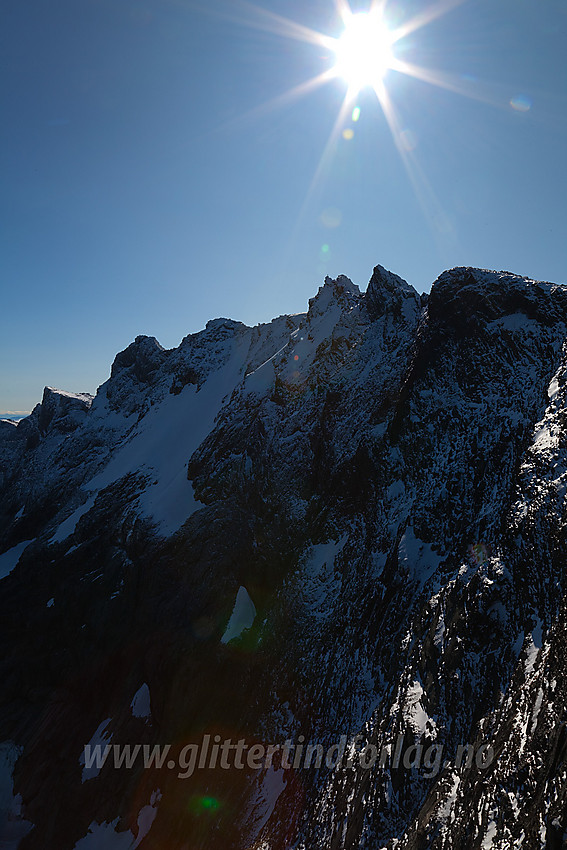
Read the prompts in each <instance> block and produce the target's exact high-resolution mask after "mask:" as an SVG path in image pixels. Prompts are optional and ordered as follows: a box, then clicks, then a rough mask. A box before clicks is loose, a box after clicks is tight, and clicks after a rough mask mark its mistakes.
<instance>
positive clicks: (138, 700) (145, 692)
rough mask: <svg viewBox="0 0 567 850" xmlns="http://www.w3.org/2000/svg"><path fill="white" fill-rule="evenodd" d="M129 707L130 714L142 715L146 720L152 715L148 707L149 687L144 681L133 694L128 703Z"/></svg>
mask: <svg viewBox="0 0 567 850" xmlns="http://www.w3.org/2000/svg"><path fill="white" fill-rule="evenodd" d="M130 707H131V709H132V714H133V715H134V717H143V718H145V719H146V720H149V719H150V718H151V716H152V712H151V708H150V689H149V688H148V686H147V685H146V683H145V682H144V684H143V685H142V687H141V688H139V689H138V690H137V691H136V693H135V694H134V698H133V700H132V702H131V703H130Z"/></svg>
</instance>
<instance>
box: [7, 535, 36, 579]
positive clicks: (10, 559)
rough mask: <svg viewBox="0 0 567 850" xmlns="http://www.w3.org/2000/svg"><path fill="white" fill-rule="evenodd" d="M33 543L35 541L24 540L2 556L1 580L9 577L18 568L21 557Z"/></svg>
mask: <svg viewBox="0 0 567 850" xmlns="http://www.w3.org/2000/svg"><path fill="white" fill-rule="evenodd" d="M32 542H33V540H22V542H21V543H17V544H16V545H15V546H12V548H11V549H8V551H7V552H3V553H2V555H0V580H2V579H3V578H6V576H9V575H10V573H11V572H12V570H13V569H15V568H16V567H17V565H18V561H19V560H20V557H21V555H22V554H23V552H24V550H25V549H27V547H28V546H29V544H30V543H32Z"/></svg>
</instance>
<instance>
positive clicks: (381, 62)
mask: <svg viewBox="0 0 567 850" xmlns="http://www.w3.org/2000/svg"><path fill="white" fill-rule="evenodd" d="M392 44H393V38H392V34H391V33H390V31H389V30H388V27H387V26H386V24H385V23H384V21H383V19H382V17H381V16H380V15H378V14H373V13H371V12H370V13H368V14H360V15H352V17H351V18H350V19H349V20H348V21H347V23H346V26H345V29H344V32H343V34H342V35H341V37H340V38H339V40H338V42H337V45H336V47H335V55H336V58H337V62H336V65H335V68H334V71H335V73H336V74H337V76H340V77H342V78H343V79H344V80H345V81H346V82H347V84H348V85H349V87H350V88H351V89H354V90H356V91H360V89H362V88H364V87H365V86H376V85H377V84H379V83H380V82H381V81H382V78H383V77H384V75H385V73H386V71H387V70H388V69H389V68H390V67H391V66H392V61H393V54H392Z"/></svg>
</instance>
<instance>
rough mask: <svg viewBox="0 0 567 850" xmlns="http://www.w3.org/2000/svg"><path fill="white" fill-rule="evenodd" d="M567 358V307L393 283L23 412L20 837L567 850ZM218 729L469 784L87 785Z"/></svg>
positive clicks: (313, 778)
mask: <svg viewBox="0 0 567 850" xmlns="http://www.w3.org/2000/svg"><path fill="white" fill-rule="evenodd" d="M566 342H567V287H565V286H561V285H556V284H551V283H544V282H539V281H532V280H529V279H527V278H522V277H518V276H516V275H512V274H509V273H506V272H489V271H484V270H479V269H472V268H456V269H452V270H450V271H447V272H444V273H443V274H442V275H441V276H440V277H439V278H438V280H437V281H435V283H434V284H433V287H432V289H431V293H430V294H429V296H424V295H421V296H420V295H419V294H418V293H417V292H416V291H415V290H414V289H413V288H412V287H411V286H409V285H408V284H407V283H406V282H405V281H403V280H402V279H401V278H399V277H398V276H397V275H394V274H392V273H391V272H388V271H386V270H385V269H384V268H383V267H381V266H377V267H376V268H375V269H374V273H373V275H372V278H371V280H370V283H369V285H368V289H367V290H366V292H365V293H361V292H360V291H359V289H358V287H356V286H355V285H354V284H353V283H352V282H351V281H350V280H349V279H348V278H346V277H344V276H339V277H338V278H337V279H336V280H332V279H330V278H327V279H326V281H325V283H324V285H323V286H322V287H320V289H319V291H318V293H317V295H316V296H315V297H314V298H312V299H311V300H310V302H309V308H308V311H307V313H304V314H298V315H293V316H280V317H279V318H277V319H274V320H273V321H272V322H271V323H269V324H265V325H259V326H257V327H255V328H249V327H247V326H245V325H243V324H242V323H240V322H236V321H233V320H230V319H215V320H213V321H211V322H209V323H208V324H207V326H206V328H205V329H204V330H203V331H201V332H199V333H197V334H191V335H189V336H187V337H186V338H185V339H184V340H183V341H182V342H181V344H180V345H179V347H178V348H176V349H172V350H165V349H163V348H162V347H161V346H160V345H159V343H158V342H157V340H155V339H154V338H152V337H145V336H140V337H137V338H136V340H135V341H134V342H133V343H132V344H131V345H129V346H128V347H127V348H126V349H125V350H124V351H122V352H120V353H119V354H118V355H117V356H116V358H115V361H114V363H113V365H112V370H111V375H110V378H109V379H108V381H107V382H106V383H105V384H103V385H102V386H101V387H100V388H99V390H98V392H97V394H96V395H95V396H94V398H93V397H91V396H89V395H87V394H72V393H67V392H63V391H60V390H54V389H51V388H46V389H45V391H44V396H43V399H42V402H41V404H38V405H37V406H36V408H35V409H34V411H33V412H32V414H31V415H30V416H29V417H27V418H26V419H24V420H22V421H21V422H20V423H18V424H17V425H16V424H14V423H12V422H7V421H0V578H1V584H0V589H1V595H0V628H1V635H2V640H3V646H4V647H5V651H4V654H3V658H2V679H1V681H2V684H1V685H0V742H5V744H2V745H1V746H2V747H4V748H5V758H4V756H3V758H4V760H5V764H6V765H7V767H6V769H5V772H6V777H7V778H6V782H5V783H4V784H5V786H6V788H7V791H5V793H4V797H5V799H6V802H4V803H3V804H2V805H0V843H1V842H2V841H5V842H7V843H6V846H9V847H14V848H16V847H18V846H20V847H21V848H22V849H23V850H26V848H29V850H34V848H57V850H65V848H69V849H70V848H74V847H78V848H85V847H87V848H88V847H92V848H98V847H101V848H103V847H104V848H106V847H108V848H114V847H125V848H126V847H138V846H139V847H140V848H141V850H145V849H146V848H154V847H155V848H158V847H159V848H161V847H165V846H167V847H168V848H180V850H181V848H185V847H191V850H196V848H207V850H210V848H217V847H218V848H221V847H222V848H235V850H236V848H242V850H244V848H255V850H279V848H292V847H293V848H297V850H317V848H321V850H323V848H337V850H338V848H365V850H379V848H388V850H390V848H392V850H393V848H394V847H395V848H397V850H402V848H403V850H410V848H411V850H417V848H439V850H441V848H453V850H460V848H469V847H470V848H483V850H486V848H491V847H493V848H511V847H523V848H536V847H537V848H540V847H547V848H555V847H563V846H567V840H566V838H567V812H566V808H567V784H566V780H567V761H566V760H567V749H566V744H565V741H566V737H565V720H566V719H567V718H566V717H565V709H564V706H565V704H566V698H567V679H566V677H565V672H566V671H565V658H566V657H567V656H566V652H565V650H566V649H567V646H566V644H567V640H566V638H567V632H566V623H565V604H564V602H565V551H566V548H565V545H566V542H567V541H566V539H565V538H566V535H565V515H566V512H565V491H566V488H567V456H566V451H567V449H566V447H567V432H566V428H567V414H566V399H565V395H566V393H567V381H566V371H567V345H566ZM132 706H135V709H134V708H133V707H132ZM140 706H142V708H140ZM204 734H211V735H214V734H219V735H221V736H222V737H227V738H228V737H231V738H232V739H234V740H236V739H238V738H245V739H246V740H247V741H260V742H270V743H277V742H281V741H284V740H286V739H291V740H294V741H295V740H297V739H298V737H299V736H300V735H303V736H304V739H305V740H306V741H308V742H315V743H316V742H319V743H321V745H325V746H326V747H329V746H331V745H333V744H334V743H335V742H338V741H339V739H340V738H341V736H343V735H346V736H347V737H349V739H351V738H354V737H355V736H356V735H361V736H363V737H364V740H365V741H366V742H367V743H368V744H371V745H372V746H375V747H376V748H377V749H378V750H380V749H381V748H382V747H384V746H386V745H392V746H394V745H395V742H396V741H397V740H398V739H400V740H403V741H404V743H405V745H406V747H409V746H410V745H412V744H416V743H418V742H419V741H421V742H423V743H424V744H426V743H427V744H431V743H437V744H438V745H442V746H443V747H444V752H445V753H446V754H447V757H448V761H449V763H448V764H446V765H444V766H442V768H441V769H440V770H439V772H438V773H437V774H436V775H432V776H427V775H424V773H423V771H421V772H420V771H419V770H417V769H416V768H404V767H403V766H402V767H392V766H391V765H383V766H380V764H378V763H377V764H376V765H374V766H372V767H370V768H368V769H364V768H363V767H362V766H361V765H358V766H357V765H354V766H352V765H351V766H349V765H343V766H342V767H338V768H336V769H327V770H325V769H322V770H320V771H312V770H305V769H300V768H298V769H297V770H290V771H284V770H283V768H282V767H281V766H279V767H276V768H275V769H271V770H264V771H254V770H243V771H236V770H231V771H223V770H222V769H221V770H218V769H217V770H206V771H200V772H199V771H196V772H195V774H194V775H193V776H192V777H190V778H188V779H183V780H180V779H179V778H178V777H177V776H176V773H175V772H167V771H164V770H162V771H158V770H143V769H141V768H136V767H135V768H133V769H132V770H116V769H113V768H112V766H110V765H105V766H104V767H102V768H101V770H100V772H99V773H98V774H96V775H94V776H92V777H91V775H90V774H85V776H88V777H89V778H87V779H85V778H84V776H83V771H84V770H85V768H84V762H83V766H81V763H80V758H81V754H82V752H83V747H84V745H85V744H86V743H87V742H89V741H91V740H93V741H94V740H95V738H96V740H97V741H99V740H100V741H101V742H104V741H112V743H120V744H122V743H131V744H135V743H142V744H143V743H147V744H151V745H152V746H153V745H155V744H158V743H159V744H162V743H167V742H171V743H174V742H175V743H187V742H195V741H198V740H200V738H201V737H202V736H203V735H204ZM400 736H402V737H401V738H400ZM466 743H471V744H476V745H480V744H482V743H486V744H490V746H491V747H492V748H493V750H494V754H495V757H494V760H493V761H492V763H491V764H490V766H489V767H488V768H486V769H483V770H481V769H479V768H478V766H477V765H476V763H473V764H472V765H469V766H468V767H467V766H465V767H462V768H461V769H460V770H457V769H456V768H455V767H452V765H453V764H454V755H455V752H456V749H457V747H458V746H459V745H460V744H466ZM2 753H4V750H2ZM0 768H1V764H0ZM13 795H19V796H17V797H16V796H13ZM198 800H209V801H210V800H213V801H215V805H208V806H206V807H205V808H206V811H205V810H204V809H203V808H202V807H201V808H199V807H198V806H197V803H195V804H193V803H191V801H198ZM188 801H189V802H188ZM0 803H2V801H0ZM2 812H4V821H5V824H6V825H5V827H4V832H2V826H1V824H2V818H3V815H2ZM14 836H15V837H14ZM20 836H21V839H20ZM8 842H12V843H8ZM18 842H19V844H18Z"/></svg>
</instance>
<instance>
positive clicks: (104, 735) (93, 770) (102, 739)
mask: <svg viewBox="0 0 567 850" xmlns="http://www.w3.org/2000/svg"><path fill="white" fill-rule="evenodd" d="M111 720H112V718H111V717H107V718H106V720H103V721H102V723H99V725H98V726H97V728H96V729H95V731H94V733H93V736H92V738H91V739H90V741H89V743H88V744H87V746H88V747H90V748H91V752H92V751H93V749H94V748H95V747H103V748H104V745H105V744H108V742H109V741H110V740H111V739H112V733H111V732H108V731H107V730H106V727H107V726H108V724H109V723H110V721H111ZM79 764H80V765H81V766H82V768H83V772H82V774H81V782H87V781H88V780H89V779H94V778H95V776H98V775H99V773H100V771H101V770H102V767H97V766H96V763H95V764H93V765H92V766H91V767H85V752H84V750H83V752H82V753H81V757H80V759H79Z"/></svg>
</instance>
